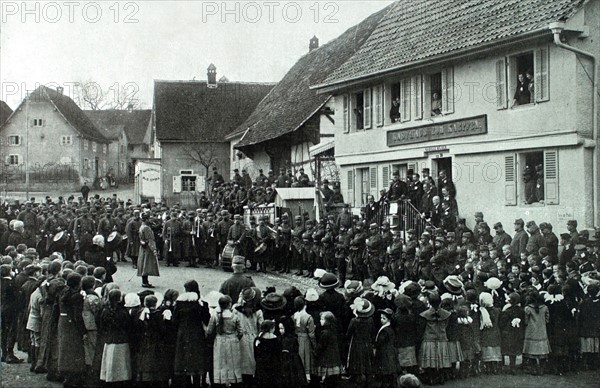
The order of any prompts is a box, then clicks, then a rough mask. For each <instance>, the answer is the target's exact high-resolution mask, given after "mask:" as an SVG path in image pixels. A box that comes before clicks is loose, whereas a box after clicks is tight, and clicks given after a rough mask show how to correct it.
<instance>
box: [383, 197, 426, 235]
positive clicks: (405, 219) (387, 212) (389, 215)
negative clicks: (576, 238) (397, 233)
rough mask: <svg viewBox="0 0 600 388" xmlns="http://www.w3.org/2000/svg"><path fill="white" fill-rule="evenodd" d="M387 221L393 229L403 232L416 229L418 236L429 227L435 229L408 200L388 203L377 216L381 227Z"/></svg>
mask: <svg viewBox="0 0 600 388" xmlns="http://www.w3.org/2000/svg"><path fill="white" fill-rule="evenodd" d="M385 220H387V221H388V222H389V223H390V227H391V228H397V229H400V230H402V231H407V230H409V229H415V231H416V232H417V233H416V234H417V236H420V235H421V233H423V232H424V231H425V228H426V227H427V226H431V227H433V224H431V222H429V221H427V220H426V219H425V218H424V217H423V216H422V215H421V212H420V211H419V209H417V208H416V207H415V205H413V204H412V202H411V201H410V200H408V199H401V200H398V201H394V202H391V203H390V202H386V203H385V204H384V205H383V206H382V207H381V208H380V209H379V213H378V214H377V216H376V221H375V222H377V223H378V224H379V225H381V224H382V223H383V221H385Z"/></svg>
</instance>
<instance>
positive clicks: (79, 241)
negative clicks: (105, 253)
mask: <svg viewBox="0 0 600 388" xmlns="http://www.w3.org/2000/svg"><path fill="white" fill-rule="evenodd" d="M95 231H96V225H95V223H94V221H93V220H92V219H91V218H90V216H89V214H88V209H87V208H83V209H81V217H79V218H78V219H77V220H76V221H75V223H74V225H73V237H74V238H75V245H76V247H79V257H85V253H86V252H87V250H88V249H90V248H91V247H92V238H93V237H94V233H95Z"/></svg>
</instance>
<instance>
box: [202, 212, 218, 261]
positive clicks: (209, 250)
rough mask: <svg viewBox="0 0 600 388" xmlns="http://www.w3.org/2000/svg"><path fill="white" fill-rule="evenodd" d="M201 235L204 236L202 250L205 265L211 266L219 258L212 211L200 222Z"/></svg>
mask: <svg viewBox="0 0 600 388" xmlns="http://www.w3.org/2000/svg"><path fill="white" fill-rule="evenodd" d="M202 236H203V237H204V246H205V247H206V250H205V251H204V252H205V253H204V254H205V256H204V258H205V260H206V267H207V268H211V267H212V265H213V264H215V265H217V263H218V260H219V252H218V246H219V239H218V227H217V223H216V222H215V219H214V214H213V213H208V214H207V215H206V221H204V222H203V223H202Z"/></svg>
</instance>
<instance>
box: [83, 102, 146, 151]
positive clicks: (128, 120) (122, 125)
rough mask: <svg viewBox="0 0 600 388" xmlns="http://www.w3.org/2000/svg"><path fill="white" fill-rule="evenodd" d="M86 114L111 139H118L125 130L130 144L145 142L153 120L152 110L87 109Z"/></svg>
mask: <svg viewBox="0 0 600 388" xmlns="http://www.w3.org/2000/svg"><path fill="white" fill-rule="evenodd" d="M84 112H85V114H86V115H87V116H88V117H89V118H90V119H91V120H92V122H94V124H95V125H96V127H98V128H99V129H100V130H102V131H103V132H104V135H105V136H106V137H107V138H109V139H112V140H114V139H118V138H119V135H120V134H121V133H122V132H123V131H125V134H126V135H127V139H128V141H129V144H143V143H144V137H145V135H146V131H147V130H148V126H149V125H150V120H152V110H150V109H144V110H132V111H129V110H119V109H110V110H86V111H84Z"/></svg>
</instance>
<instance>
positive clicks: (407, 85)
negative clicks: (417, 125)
mask: <svg viewBox="0 0 600 388" xmlns="http://www.w3.org/2000/svg"><path fill="white" fill-rule="evenodd" d="M411 83H412V80H411V79H410V78H405V79H403V80H402V81H401V82H400V121H401V122H406V121H410V118H411V117H410V105H411V102H412V100H411V98H410V94H411V90H410V89H411Z"/></svg>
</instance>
